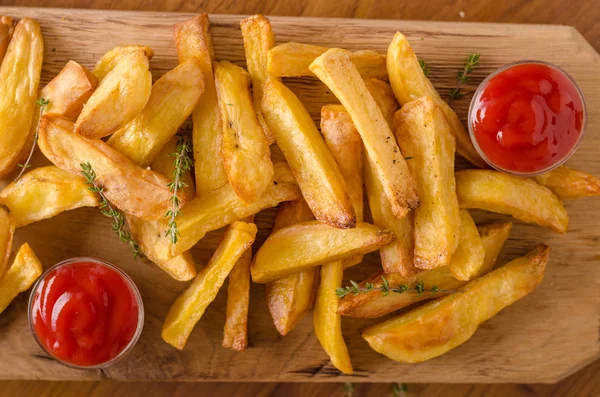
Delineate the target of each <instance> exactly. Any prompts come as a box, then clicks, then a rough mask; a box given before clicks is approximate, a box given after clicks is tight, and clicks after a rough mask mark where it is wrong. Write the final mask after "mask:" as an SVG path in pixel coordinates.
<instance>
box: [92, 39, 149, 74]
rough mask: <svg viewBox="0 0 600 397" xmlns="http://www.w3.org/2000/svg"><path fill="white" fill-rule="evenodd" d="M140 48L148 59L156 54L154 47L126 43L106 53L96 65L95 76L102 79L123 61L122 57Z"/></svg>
mask: <svg viewBox="0 0 600 397" xmlns="http://www.w3.org/2000/svg"><path fill="white" fill-rule="evenodd" d="M138 50H142V51H143V52H144V54H145V55H146V58H148V60H151V59H152V57H153V56H154V51H153V50H152V48H150V47H148V46H145V45H126V46H121V47H115V48H113V49H112V50H110V51H108V52H107V53H106V54H104V55H103V56H102V58H100V60H99V61H98V63H96V66H94V71H93V72H92V73H94V76H96V78H97V79H98V80H99V81H101V80H102V79H104V78H105V77H106V75H107V74H108V73H109V72H110V71H111V70H113V69H114V68H115V66H117V65H118V64H119V62H121V59H123V57H124V56H125V55H127V54H129V53H132V52H136V51H138Z"/></svg>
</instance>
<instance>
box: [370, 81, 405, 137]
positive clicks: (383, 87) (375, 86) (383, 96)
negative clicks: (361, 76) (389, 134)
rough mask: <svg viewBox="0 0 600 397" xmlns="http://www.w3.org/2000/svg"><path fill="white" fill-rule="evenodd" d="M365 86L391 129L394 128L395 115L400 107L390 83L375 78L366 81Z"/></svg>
mask: <svg viewBox="0 0 600 397" xmlns="http://www.w3.org/2000/svg"><path fill="white" fill-rule="evenodd" d="M365 84H366V86H367V89H368V90H369V92H370V93H371V95H373V99H374V100H375V102H376V103H377V106H379V109H381V113H382V114H383V118H384V119H385V121H386V122H387V123H388V125H389V126H390V128H393V126H394V114H395V113H396V111H397V110H398V108H399V107H400V106H398V101H396V97H395V96H394V91H393V90H392V87H391V86H390V84H389V83H387V82H385V81H382V80H379V79H375V78H371V79H365Z"/></svg>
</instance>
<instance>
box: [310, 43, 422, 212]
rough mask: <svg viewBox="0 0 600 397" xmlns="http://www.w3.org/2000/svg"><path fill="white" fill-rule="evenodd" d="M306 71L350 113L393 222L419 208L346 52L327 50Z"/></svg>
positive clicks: (378, 111) (397, 152)
mask: <svg viewBox="0 0 600 397" xmlns="http://www.w3.org/2000/svg"><path fill="white" fill-rule="evenodd" d="M310 70H311V71H312V72H313V73H315V75H317V77H318V78H319V79H320V80H321V81H322V82H324V83H325V84H326V85H327V86H328V87H329V89H330V90H331V91H332V92H333V93H334V94H335V96H336V97H337V98H338V99H339V100H340V102H341V103H342V105H344V107H345V108H346V110H347V111H348V113H349V114H350V117H351V118H352V121H353V122H354V125H355V127H356V129H357V130H358V132H359V133H360V136H361V137H362V140H363V143H364V145H365V149H366V152H367V155H368V157H369V159H370V161H371V162H372V164H371V165H372V167H373V171H374V172H375V174H376V175H377V176H378V178H379V179H380V180H381V183H382V185H383V188H384V192H385V194H386V196H387V198H388V200H389V201H390V204H391V207H392V212H393V214H394V216H395V217H396V219H402V218H404V217H405V216H406V214H407V213H408V211H409V210H410V209H412V208H416V207H417V206H418V205H419V197H418V196H417V189H416V187H415V181H414V179H413V178H412V176H411V175H410V172H409V170H408V166H407V164H406V160H405V159H404V156H403V155H402V153H401V151H400V149H399V148H398V145H397V144H396V141H395V140H394V136H393V134H392V131H391V129H390V127H389V126H388V124H387V123H386V121H385V119H384V117H383V114H382V112H381V109H379V106H377V103H376V102H375V100H374V99H373V96H372V95H371V94H370V93H369V90H368V89H367V86H366V84H365V82H364V81H363V79H362V77H361V76H360V74H359V72H358V69H357V68H356V66H354V64H353V63H352V62H351V60H350V53H349V52H348V51H345V50H342V49H339V48H333V49H330V50H328V51H327V52H325V53H324V54H323V55H321V56H319V57H318V58H317V59H315V61H314V62H313V63H312V64H311V65H310ZM317 219H318V218H317Z"/></svg>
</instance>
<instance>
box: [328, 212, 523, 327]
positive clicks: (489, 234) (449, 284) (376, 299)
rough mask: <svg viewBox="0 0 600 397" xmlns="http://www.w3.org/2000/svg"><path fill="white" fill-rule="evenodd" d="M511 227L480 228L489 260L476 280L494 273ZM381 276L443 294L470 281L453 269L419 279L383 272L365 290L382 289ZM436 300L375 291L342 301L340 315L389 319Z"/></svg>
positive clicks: (441, 269)
mask: <svg viewBox="0 0 600 397" xmlns="http://www.w3.org/2000/svg"><path fill="white" fill-rule="evenodd" d="M511 227H512V224H511V223H510V222H506V223H492V224H489V225H484V226H480V227H479V229H478V230H479V235H480V237H481V243H482V244H483V248H484V251H485V259H484V261H483V265H482V266H480V267H479V270H478V271H477V273H476V275H475V277H480V276H482V275H484V274H486V273H487V272H489V271H490V270H492V268H493V267H494V264H495V263H496V259H497V258H498V255H499V254H500V250H501V249H502V247H503V246H504V243H505V242H506V240H507V239H508V235H509V233H510V229H511ZM459 247H460V243H459ZM381 276H385V278H386V279H387V280H388V282H389V284H390V286H392V287H395V286H398V285H408V286H410V287H413V286H415V285H417V283H419V282H421V283H422V284H423V285H424V286H425V287H428V288H431V286H437V287H438V288H440V289H443V290H457V289H459V288H460V287H462V286H463V285H465V284H466V281H461V280H457V279H456V278H454V276H453V275H452V272H451V271H450V268H449V267H447V266H446V267H438V268H435V269H432V270H427V271H423V272H421V273H419V274H417V275H411V276H408V277H407V276H404V275H402V274H401V273H389V274H385V273H383V272H377V273H375V274H373V275H372V276H371V277H369V278H368V279H366V280H365V281H363V282H361V283H360V284H359V285H360V287H361V288H364V287H366V284H367V283H371V284H373V286H374V287H375V288H381V286H382V282H383V280H382V278H381ZM436 297H439V294H437V293H431V292H424V293H423V294H414V293H403V294H395V293H391V294H388V295H383V294H382V293H381V291H377V290H373V291H369V292H366V293H364V294H358V295H346V296H345V297H344V298H343V299H341V300H340V305H339V309H338V313H340V314H341V315H343V316H352V317H362V318H375V317H381V316H385V315H386V314H389V313H391V312H393V311H396V310H399V309H402V308H403V307H406V306H408V305H411V304H413V303H416V302H419V301H422V300H424V299H432V298H436Z"/></svg>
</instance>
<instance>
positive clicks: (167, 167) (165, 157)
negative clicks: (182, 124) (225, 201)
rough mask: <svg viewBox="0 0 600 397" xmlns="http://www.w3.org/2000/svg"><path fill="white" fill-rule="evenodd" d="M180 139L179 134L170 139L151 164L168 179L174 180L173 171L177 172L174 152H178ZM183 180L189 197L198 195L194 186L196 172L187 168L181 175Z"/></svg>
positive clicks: (151, 167)
mask: <svg viewBox="0 0 600 397" xmlns="http://www.w3.org/2000/svg"><path fill="white" fill-rule="evenodd" d="M178 141H179V136H177V135H176V136H174V137H172V138H171V139H169V142H167V144H166V145H165V146H163V148H162V149H161V150H160V152H158V155H157V156H156V158H155V159H154V161H153V162H152V164H151V165H150V169H152V171H156V172H158V173H159V174H162V175H164V176H165V177H167V179H170V180H173V173H174V172H175V167H174V165H173V161H174V160H175V158H174V157H173V156H172V154H173V153H176V152H177V142H178ZM181 180H182V181H183V183H185V184H186V186H185V187H184V188H183V190H184V191H185V193H186V194H187V195H188V196H189V197H195V196H196V188H195V186H194V184H195V181H194V174H193V172H192V170H191V169H190V170H187V171H185V172H184V173H183V175H182V176H181Z"/></svg>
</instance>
